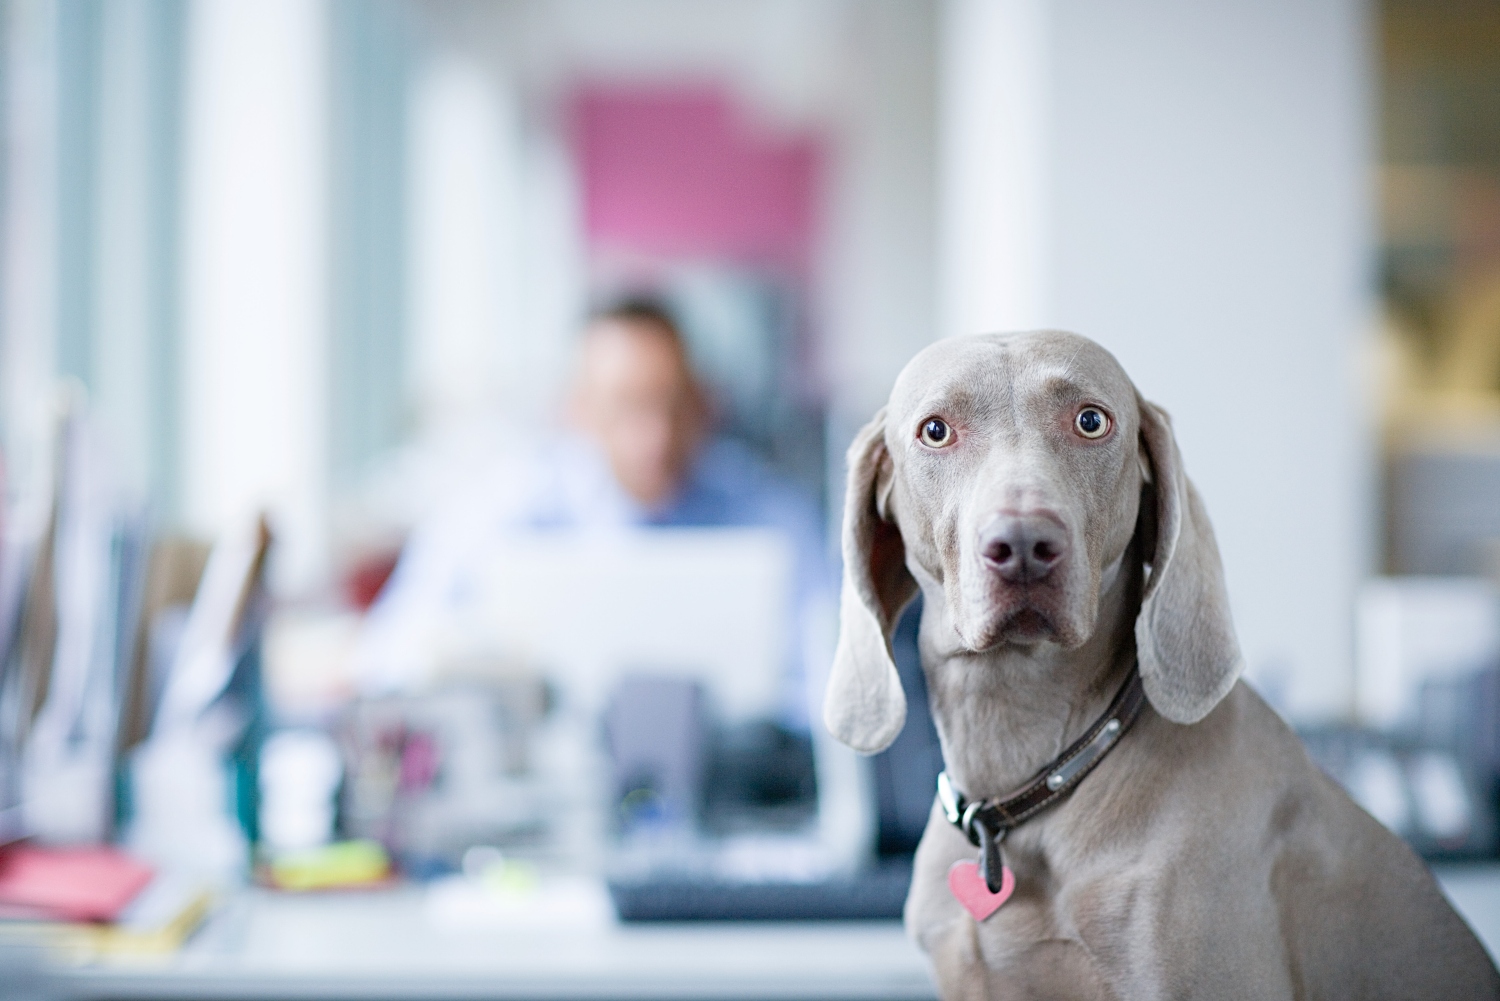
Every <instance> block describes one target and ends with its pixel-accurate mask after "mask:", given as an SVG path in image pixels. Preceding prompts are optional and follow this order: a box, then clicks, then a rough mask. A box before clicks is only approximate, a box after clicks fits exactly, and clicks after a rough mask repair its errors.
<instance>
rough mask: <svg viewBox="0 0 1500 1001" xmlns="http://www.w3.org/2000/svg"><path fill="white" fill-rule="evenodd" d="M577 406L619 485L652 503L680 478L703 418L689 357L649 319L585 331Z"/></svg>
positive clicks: (581, 420) (660, 499)
mask: <svg viewBox="0 0 1500 1001" xmlns="http://www.w3.org/2000/svg"><path fill="white" fill-rule="evenodd" d="M572 413H573V419H574V422H575V423H576V424H577V425H578V427H579V429H580V430H582V431H583V432H584V433H585V434H587V435H589V436H590V437H592V438H593V439H594V440H595V441H597V442H598V443H599V444H600V445H601V446H602V447H603V449H604V452H605V454H606V455H607V456H608V458H609V463H610V467H611V469H612V470H613V471H614V475H615V478H616V479H617V480H618V481H619V483H620V486H622V487H623V488H624V489H625V491H626V492H627V493H629V494H630V495H631V496H632V497H634V498H635V499H636V500H637V501H639V502H641V503H642V504H643V505H645V506H647V507H654V506H656V505H658V504H661V503H662V502H664V501H666V500H667V499H668V498H669V497H671V495H672V494H673V493H675V492H676V490H677V488H678V487H679V486H680V485H681V483H682V479H683V476H684V475H685V474H686V472H687V467H688V463H689V462H690V461H691V460H692V456H693V452H694V450H695V448H696V447H697V444H698V441H699V438H700V436H701V433H702V425H703V408H702V403H701V398H700V396H699V393H698V389H697V385H696V384H695V382H694V380H693V376H692V373H691V372H690V371H688V367H687V362H686V359H684V358H683V356H682V352H681V351H679V350H678V348H677V347H676V345H674V343H673V342H672V339H671V338H670V337H669V336H667V335H666V334H665V333H664V332H663V331H661V330H660V329H658V328H657V327H656V326H655V325H654V324H651V323H646V322H632V321H621V320H601V321H598V322H596V323H594V324H593V325H592V326H591V327H589V329H588V330H587V331H585V334H584V338H583V343H582V347H581V351H580V357H579V366H578V381H577V383H576V385H575V387H574V391H573V400H572Z"/></svg>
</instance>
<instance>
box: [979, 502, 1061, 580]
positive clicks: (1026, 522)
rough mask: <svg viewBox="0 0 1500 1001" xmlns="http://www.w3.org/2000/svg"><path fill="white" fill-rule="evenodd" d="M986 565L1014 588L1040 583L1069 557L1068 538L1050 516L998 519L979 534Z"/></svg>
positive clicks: (1003, 516)
mask: <svg viewBox="0 0 1500 1001" xmlns="http://www.w3.org/2000/svg"><path fill="white" fill-rule="evenodd" d="M979 553H980V555H981V556H983V557H984V562H985V563H986V564H988V565H989V567H990V568H991V569H993V570H994V571H995V572H996V573H998V574H999V575H1000V576H1001V577H1002V578H1004V579H1005V580H1007V581H1009V582H1011V583H1012V584H1029V583H1031V582H1033V581H1039V580H1041V579H1042V578H1044V577H1046V576H1047V575H1048V574H1049V573H1051V572H1052V570H1053V568H1054V567H1056V566H1057V565H1058V564H1059V563H1061V562H1062V559H1063V557H1064V556H1066V555H1067V554H1068V536H1067V533H1066V532H1065V531H1064V530H1063V527H1062V525H1061V524H1059V523H1058V522H1057V520H1056V519H1054V518H1050V517H1047V516H1046V515H1035V514H1032V515H1008V514H1002V515H998V516H996V517H995V518H994V519H993V520H991V521H990V522H989V524H987V525H985V526H984V528H982V529H980V530H979Z"/></svg>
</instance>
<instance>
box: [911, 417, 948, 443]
mask: <svg viewBox="0 0 1500 1001" xmlns="http://www.w3.org/2000/svg"><path fill="white" fill-rule="evenodd" d="M917 437H918V438H921V439H922V444H924V445H927V446H929V447H931V448H944V447H946V446H948V445H951V444H953V439H954V438H955V437H956V436H955V435H954V433H953V429H952V428H950V427H949V426H948V422H947V421H945V420H943V419H942V418H941V417H929V418H927V420H925V421H923V422H922V430H921V431H918V432H917Z"/></svg>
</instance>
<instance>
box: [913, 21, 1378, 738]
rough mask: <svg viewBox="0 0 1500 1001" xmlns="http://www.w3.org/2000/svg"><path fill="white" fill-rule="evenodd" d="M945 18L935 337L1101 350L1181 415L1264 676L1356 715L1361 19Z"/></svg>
mask: <svg viewBox="0 0 1500 1001" xmlns="http://www.w3.org/2000/svg"><path fill="white" fill-rule="evenodd" d="M945 16H946V18H947V34H946V36H945V45H946V49H945V54H944V63H945V67H944V74H943V84H944V88H945V90H944V95H943V98H942V117H941V120H942V122H943V126H944V130H945V134H944V138H943V144H942V147H941V148H942V150H943V153H944V156H945V158H946V163H945V166H944V170H943V173H942V178H943V182H944V193H943V205H944V212H943V216H942V225H943V234H942V246H943V247H944V251H945V257H944V263H945V267H946V275H945V278H946V282H945V284H944V286H943V289H944V305H943V309H942V322H943V329H944V330H945V331H952V332H967V331H977V330H985V329H996V328H1012V329H1013V328H1022V327H1035V326H1043V325H1046V326H1061V327H1065V328H1069V329H1073V330H1077V331H1079V332H1080V333H1084V334H1087V335H1089V336H1091V337H1093V338H1094V339H1096V340H1098V341H1100V342H1102V343H1103V344H1104V345H1105V346H1106V347H1108V348H1109V349H1110V350H1112V351H1113V352H1114V353H1115V354H1116V356H1117V357H1119V359H1120V361H1121V362H1122V363H1123V364H1124V365H1125V367H1126V369H1127V371H1129V372H1130V374H1131V375H1132V376H1133V377H1134V379H1135V381H1136V383H1137V385H1139V387H1140V388H1141V390H1142V392H1143V393H1144V394H1145V395H1146V396H1147V397H1148V398H1150V399H1152V400H1154V401H1156V402H1157V403H1160V404H1161V405H1163V406H1165V407H1166V408H1167V409H1168V410H1169V411H1170V412H1171V413H1172V415H1173V417H1174V418H1175V424H1176V428H1177V435H1178V441H1179V443H1180V445H1181V447H1182V451H1183V456H1184V461H1185V463H1186V466H1187V469H1188V472H1189V475H1191V476H1192V478H1193V479H1194V481H1195V482H1196V483H1197V484H1198V486H1199V488H1200V490H1201V491H1202V493H1203V495H1204V498H1205V500H1206V502H1207V504H1208V510H1209V513H1210V515H1211V516H1212V518H1213V522H1214V526H1215V529H1216V531H1217V534H1218V538H1219V543H1220V548H1221V550H1222V553H1223V557H1224V563H1225V569H1226V572H1227V574H1228V579H1229V588H1230V595H1231V599H1232V602H1233V605H1234V610H1235V616H1236V621H1237V624H1238V628H1239V633H1240V639H1241V644H1242V646H1243V648H1244V652H1245V655H1246V660H1247V663H1248V665H1249V672H1250V677H1251V678H1252V680H1258V681H1259V682H1260V683H1261V684H1262V685H1263V687H1265V688H1267V689H1274V690H1279V694H1281V695H1282V696H1283V697H1284V699H1285V705H1286V707H1287V708H1288V709H1290V710H1291V711H1292V712H1293V713H1295V714H1297V715H1299V716H1316V715H1326V714H1332V713H1340V712H1345V711H1348V710H1349V708H1350V707H1351V704H1352V679H1353V668H1352V651H1351V647H1352V640H1351V637H1352V618H1353V612H1352V602H1353V590H1354V586H1355V584H1356V582H1357V580H1358V579H1359V578H1360V577H1361V575H1363V574H1364V573H1366V572H1368V569H1369V567H1370V564H1371V562H1372V553H1373V549H1374V533H1373V530H1372V527H1371V526H1372V519H1371V514H1370V507H1371V502H1372V499H1373V496H1374V476H1373V469H1372V467H1373V462H1372V452H1373V449H1372V437H1373V433H1372V426H1373V420H1372V417H1371V414H1370V413H1369V412H1368V409H1367V407H1366V405H1365V402H1364V399H1363V397H1362V394H1361V389H1360V386H1359V385H1358V383H1357V372H1358V370H1359V362H1360V353H1361V350H1362V345H1363V343H1364V338H1365V335H1366V332H1367V330H1368V325H1369V320H1370V307H1371V297H1372V293H1371V289H1370V285H1369V283H1370V263H1371V260H1372V257H1373V231H1372V224H1371V215H1372V205H1373V198H1372V194H1371V190H1370V171H1371V164H1372V162H1373V151H1372V146H1371V111H1370V103H1371V81H1370V67H1369V64H1368V63H1369V59H1370V56H1369V54H1368V53H1369V51H1370V49H1369V45H1370V41H1369V28H1368V24H1367V19H1368V16H1369V13H1368V10H1367V8H1366V4H1365V2H1364V0H1325V2H1321V3H1316V4H1307V3H1303V2H1299V0H1266V2H1263V3H1256V4H1232V3H1202V2H1201V0H1198V2H1195V0H1141V2H1137V3H1131V4H1118V3H1109V2H1105V0H1070V2H1068V3H1055V2H1053V3H1043V2H1033V0H1005V2H995V3H984V2H978V0H950V2H949V3H948V4H947V6H946V8H945ZM1038 163H1040V164H1042V169H1041V170H1040V171H1038V170H1037V168H1036V165H1037V164H1038Z"/></svg>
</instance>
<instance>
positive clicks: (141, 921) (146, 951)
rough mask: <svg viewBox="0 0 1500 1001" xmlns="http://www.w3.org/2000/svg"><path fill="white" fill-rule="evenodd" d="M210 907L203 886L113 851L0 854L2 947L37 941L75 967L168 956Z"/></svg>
mask: <svg viewBox="0 0 1500 1001" xmlns="http://www.w3.org/2000/svg"><path fill="white" fill-rule="evenodd" d="M211 904H212V898H211V896H210V894H209V893H208V891H207V890H205V889H204V888H202V887H201V886H199V885H196V884H191V883H187V882H183V881H179V880H176V879H173V878H171V877H165V876H157V875H156V874H155V873H154V872H153V871H152V869H151V868H150V867H149V866H147V865H145V864H144V863H142V862H140V861H139V860H137V859H135V858H132V857H131V856H129V855H127V854H125V853H124V852H121V851H119V850H117V849H114V848H108V847H91V848H41V847H35V846H32V845H11V846H10V847H8V848H6V849H4V850H3V851H0V941H4V940H12V941H15V940H19V941H25V942H32V943H40V944H42V945H46V946H49V947H52V948H53V949H55V950H58V951H60V952H61V954H62V955H63V956H64V957H65V958H68V959H72V960H74V961H87V960H91V959H96V958H99V957H101V956H106V955H113V956H130V955H155V954H162V953H167V952H172V951H174V950H176V949H177V948H178V947H179V946H181V945H182V943H183V942H184V941H185V940H186V939H187V937H188V936H189V935H190V934H192V932H193V931H194V930H195V929H196V928H197V927H198V925H199V924H201V923H202V921H203V919H204V917H205V916H206V915H207V914H208V911H209V908H210V905H211Z"/></svg>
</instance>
